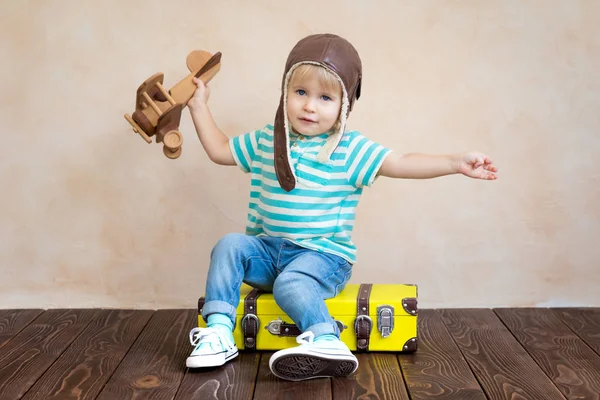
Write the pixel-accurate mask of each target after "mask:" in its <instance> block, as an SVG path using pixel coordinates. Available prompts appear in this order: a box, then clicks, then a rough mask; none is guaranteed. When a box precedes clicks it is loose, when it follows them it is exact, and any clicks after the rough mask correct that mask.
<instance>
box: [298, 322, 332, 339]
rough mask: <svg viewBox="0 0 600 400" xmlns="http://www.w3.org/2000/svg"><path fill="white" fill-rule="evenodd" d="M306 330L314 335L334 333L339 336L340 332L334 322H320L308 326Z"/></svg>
mask: <svg viewBox="0 0 600 400" xmlns="http://www.w3.org/2000/svg"><path fill="white" fill-rule="evenodd" d="M306 331H311V332H312V333H313V335H315V337H317V336H321V335H335V336H337V337H338V338H339V337H340V332H339V329H338V327H337V324H336V323H335V322H321V323H319V324H314V325H311V326H309V327H308V328H307V329H306Z"/></svg>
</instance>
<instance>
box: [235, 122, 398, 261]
mask: <svg viewBox="0 0 600 400" xmlns="http://www.w3.org/2000/svg"><path fill="white" fill-rule="evenodd" d="M289 137H290V153H291V160H290V167H291V168H292V170H293V171H294V174H295V175H296V187H295V188H294V189H293V190H291V191H290V192H286V191H285V190H283V189H282V188H281V187H280V186H279V182H278V181H277V176H276V174H275V168H274V166H273V159H274V148H273V126H272V125H267V126H265V127H264V128H263V129H259V130H256V131H252V132H248V133H246V134H243V135H240V136H237V137H234V138H232V139H231V140H230V141H229V145H230V148H231V152H232V153H233V158H234V159H235V162H236V163H237V165H238V166H239V167H240V168H241V169H242V170H243V171H245V172H249V173H251V184H250V203H249V210H248V220H247V224H246V234H248V235H257V236H258V235H269V236H273V237H282V238H286V239H288V240H290V241H291V242H293V243H296V244H297V245H299V246H302V247H306V248H309V249H313V250H317V251H322V252H327V253H332V254H336V255H338V256H341V257H343V258H345V259H346V260H348V261H349V262H350V263H355V262H356V246H355V245H354V243H352V240H351V237H352V229H353V228H354V221H355V211H356V206H357V205H358V201H359V199H360V196H361V194H362V191H363V188H364V187H365V186H370V185H371V184H373V182H374V181H375V178H376V176H377V172H378V171H379V168H380V167H381V164H382V162H383V160H384V158H385V156H386V155H387V154H389V152H390V150H389V149H387V148H385V147H383V146H381V145H379V144H377V143H375V142H373V141H371V140H369V139H367V138H365V137H364V136H362V135H361V134H360V133H359V132H356V131H351V132H346V133H344V136H343V137H342V140H341V141H340V144H339V146H338V147H337V149H336V150H335V152H334V153H333V154H332V156H331V160H330V161H329V162H328V163H321V162H319V161H318V160H317V159H316V155H317V153H318V152H319V149H320V148H321V146H322V145H323V144H324V143H325V141H326V139H327V134H322V135H319V136H313V137H307V136H301V135H296V134H293V133H290V136H289Z"/></svg>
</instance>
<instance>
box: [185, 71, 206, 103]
mask: <svg viewBox="0 0 600 400" xmlns="http://www.w3.org/2000/svg"><path fill="white" fill-rule="evenodd" d="M192 80H193V81H194V83H195V84H196V86H197V87H196V90H195V91H194V95H193V96H192V98H191V99H190V100H189V101H188V107H191V108H194V107H195V106H199V105H203V104H204V105H205V104H206V103H207V102H208V97H209V96H210V89H209V87H208V86H206V85H205V84H204V82H202V81H201V80H200V79H198V78H196V77H193V78H192Z"/></svg>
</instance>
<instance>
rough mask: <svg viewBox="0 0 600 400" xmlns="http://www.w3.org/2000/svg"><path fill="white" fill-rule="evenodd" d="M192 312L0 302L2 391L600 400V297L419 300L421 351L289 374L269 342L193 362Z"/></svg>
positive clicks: (195, 398)
mask: <svg viewBox="0 0 600 400" xmlns="http://www.w3.org/2000/svg"><path fill="white" fill-rule="evenodd" d="M196 324H197V311H196V310H195V309H185V310H159V311H152V310H102V309H72V310H48V311H42V310H0V400H17V399H22V400H39V399H48V400H63V399H64V400H67V399H69V400H75V399H76V400H92V399H94V400H96V399H100V400H127V399H136V400H140V399H156V400H162V399H164V400H167V399H168V400H214V399H229V400H252V399H257V400H271V399H290V400H294V399H300V400H348V399H361V400H363V399H364V400H366V399H369V400H375V399H400V400H408V399H410V400H425V399H448V400H487V399H492V400H496V399H502V400H504V399H514V400H525V399H528V400H529V399H532V400H555V399H556V400H558V399H569V400H571V399H573V400H575V399H584V400H600V308H577V309H576V308H560V309H557V308H551V309H542V308H529V309H528V308H517V309H510V308H498V309H493V310H492V309H441V310H420V311H419V317H418V338H419V348H418V350H417V351H416V352H415V353H410V354H404V353H394V352H390V353H387V352H372V353H370V352H369V353H358V352H355V353H354V354H355V355H356V356H357V358H358V360H359V364H360V365H359V368H358V370H357V371H356V372H355V373H354V374H353V375H351V376H349V377H347V378H335V379H330V378H317V379H311V380H306V381H301V382H290V381H285V380H282V379H279V378H276V377H275V376H274V375H273V374H272V373H271V371H270V369H269V359H270V358H271V356H272V355H273V352H261V351H258V352H240V355H239V356H238V357H237V358H236V359H235V360H233V361H232V362H230V363H227V364H226V365H224V366H222V367H217V368H207V369H188V368H186V366H185V360H186V358H187V356H188V355H189V354H190V352H191V350H192V345H191V344H190V342H189V332H190V330H191V329H192V328H193V327H195V326H196Z"/></svg>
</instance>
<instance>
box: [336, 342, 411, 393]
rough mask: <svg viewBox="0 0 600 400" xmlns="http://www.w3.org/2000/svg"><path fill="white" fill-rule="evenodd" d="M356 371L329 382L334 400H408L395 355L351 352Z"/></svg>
mask: <svg viewBox="0 0 600 400" xmlns="http://www.w3.org/2000/svg"><path fill="white" fill-rule="evenodd" d="M355 355H356V358H358V363H359V365H358V370H357V371H356V372H355V373H354V374H353V375H351V376H349V377H348V378H337V379H332V388H333V398H334V399H381V400H384V399H385V400H409V397H408V394H407V392H406V386H405V385H404V379H403V378H402V371H400V365H399V364H398V358H397V357H396V353H368V354H367V353H355Z"/></svg>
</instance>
